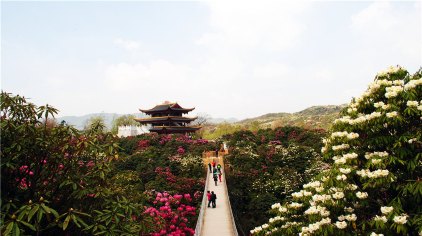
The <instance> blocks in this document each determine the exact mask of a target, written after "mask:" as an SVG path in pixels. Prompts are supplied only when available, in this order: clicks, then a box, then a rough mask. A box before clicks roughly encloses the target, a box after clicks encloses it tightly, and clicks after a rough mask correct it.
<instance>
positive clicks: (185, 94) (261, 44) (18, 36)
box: [1, 1, 422, 119]
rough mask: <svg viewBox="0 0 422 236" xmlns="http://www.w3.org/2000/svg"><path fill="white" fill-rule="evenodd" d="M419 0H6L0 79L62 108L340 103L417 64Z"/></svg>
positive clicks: (239, 108)
mask: <svg viewBox="0 0 422 236" xmlns="http://www.w3.org/2000/svg"><path fill="white" fill-rule="evenodd" d="M421 17H422V13H421V4H420V2H412V1H409V2H338V1H312V2H306V1H259V2H258V1H212V2H211V1H208V2H206V1H203V2H196V1H184V2H174V1H171V2H167V1H158V2H152V1H132V2H100V1H91V2H66V1H64V2H63V1H61V2H51V1H47V2H12V1H10V2H8V1H3V2H2V3H1V27H2V34H1V66H2V70H1V77H2V80H1V87H2V89H3V90H5V91H7V92H11V93H14V94H21V95H24V96H27V97H29V98H31V100H32V101H33V102H35V103H36V104H38V105H41V104H45V103H48V104H52V105H53V106H55V107H56V108H58V109H59V110H60V115H61V116H63V115H83V114H87V113H96V112H116V113H135V112H137V111H138V108H150V107H153V106H154V105H155V104H158V103H161V102H163V101H164V100H170V101H177V102H179V103H180V104H181V105H182V106H186V107H196V112H197V113H207V114H209V115H211V116H213V117H226V118H228V117H235V118H239V119H241V118H247V117H253V116H258V115H262V114H265V113H269V112H295V111H299V110H301V109H304V108H306V107H309V106H312V105H328V104H342V103H347V102H349V101H350V99H351V98H352V97H353V96H359V95H360V94H361V93H362V92H363V91H364V90H365V89H366V87H367V85H368V84H369V83H370V82H371V81H372V80H373V78H374V76H375V75H376V73H377V72H378V71H380V70H383V69H385V68H387V67H388V66H390V65H397V64H399V65H402V66H404V67H405V68H407V69H408V70H409V71H410V72H411V73H413V72H415V71H416V70H417V69H419V67H420V66H421V65H422V63H421V62H422V19H421Z"/></svg>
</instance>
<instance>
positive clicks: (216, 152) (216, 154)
mask: <svg viewBox="0 0 422 236" xmlns="http://www.w3.org/2000/svg"><path fill="white" fill-rule="evenodd" d="M215 156H216V157H218V148H216V149H215Z"/></svg>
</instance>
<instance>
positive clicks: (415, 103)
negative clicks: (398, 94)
mask: <svg viewBox="0 0 422 236" xmlns="http://www.w3.org/2000/svg"><path fill="white" fill-rule="evenodd" d="M406 105H407V106H408V107H418V106H419V102H418V101H407V103H406Z"/></svg>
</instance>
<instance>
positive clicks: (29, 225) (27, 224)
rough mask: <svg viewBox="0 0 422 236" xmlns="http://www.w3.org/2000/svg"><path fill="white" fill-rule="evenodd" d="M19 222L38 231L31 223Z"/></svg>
mask: <svg viewBox="0 0 422 236" xmlns="http://www.w3.org/2000/svg"><path fill="white" fill-rule="evenodd" d="M18 222H19V223H21V224H23V225H25V226H26V227H28V228H30V229H32V230H33V231H37V230H36V229H35V227H34V226H33V225H31V224H29V223H27V222H25V221H22V220H18Z"/></svg>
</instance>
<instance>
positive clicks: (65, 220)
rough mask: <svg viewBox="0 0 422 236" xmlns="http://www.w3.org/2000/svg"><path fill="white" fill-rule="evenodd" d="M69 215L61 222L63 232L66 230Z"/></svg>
mask: <svg viewBox="0 0 422 236" xmlns="http://www.w3.org/2000/svg"><path fill="white" fill-rule="evenodd" d="M69 221H70V215H67V217H66V219H64V222H63V230H66V228H67V226H68V225H69Z"/></svg>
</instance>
